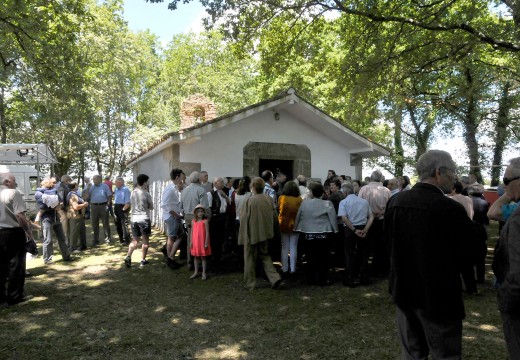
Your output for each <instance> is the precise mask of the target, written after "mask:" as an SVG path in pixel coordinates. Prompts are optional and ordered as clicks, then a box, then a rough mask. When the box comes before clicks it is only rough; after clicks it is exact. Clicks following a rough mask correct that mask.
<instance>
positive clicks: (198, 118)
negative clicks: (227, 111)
mask: <svg viewBox="0 0 520 360" xmlns="http://www.w3.org/2000/svg"><path fill="white" fill-rule="evenodd" d="M216 117H217V107H216V105H215V104H214V103H213V102H212V101H211V100H209V99H208V98H207V97H205V96H204V95H202V94H193V95H190V96H188V97H187V98H186V99H185V100H184V101H183V102H182V104H181V126H180V129H179V130H184V129H187V128H190V127H192V126H195V125H197V124H201V123H203V122H206V121H209V120H212V119H214V118H216Z"/></svg>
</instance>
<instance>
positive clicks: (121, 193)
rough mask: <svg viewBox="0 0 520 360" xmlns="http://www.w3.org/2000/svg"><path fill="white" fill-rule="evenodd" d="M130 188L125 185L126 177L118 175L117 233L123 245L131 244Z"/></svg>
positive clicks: (116, 193) (115, 200) (115, 203)
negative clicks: (129, 217)
mask: <svg viewBox="0 0 520 360" xmlns="http://www.w3.org/2000/svg"><path fill="white" fill-rule="evenodd" d="M130 195H131V194H130V189H128V188H127V187H126V186H125V179H123V178H122V177H120V176H118V177H116V189H115V190H114V214H115V220H116V229H117V235H118V236H119V243H120V244H121V245H128V244H130V233H129V230H128V226H129V225H130V221H129V219H128V213H129V211H130Z"/></svg>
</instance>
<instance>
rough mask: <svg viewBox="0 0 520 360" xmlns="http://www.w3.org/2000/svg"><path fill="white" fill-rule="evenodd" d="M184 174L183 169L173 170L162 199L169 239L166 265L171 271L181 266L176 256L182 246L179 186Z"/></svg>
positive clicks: (165, 226)
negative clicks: (176, 260)
mask: <svg viewBox="0 0 520 360" xmlns="http://www.w3.org/2000/svg"><path fill="white" fill-rule="evenodd" d="M182 174H183V172H182V170H181V169H172V171H171V172H170V179H171V180H172V182H171V183H170V184H169V185H168V186H166V188H165V189H164V192H163V194H162V199H161V209H162V213H163V221H164V228H165V229H166V235H167V237H168V240H167V242H166V264H167V265H168V267H169V268H171V269H177V268H179V265H178V264H177V263H176V262H175V254H176V253H177V249H178V248H179V245H180V244H181V238H180V237H179V236H178V234H179V229H180V228H181V226H182V218H183V216H182V207H181V193H180V190H179V186H180V185H181V184H182Z"/></svg>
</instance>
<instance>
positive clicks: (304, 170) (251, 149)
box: [242, 141, 311, 178]
mask: <svg viewBox="0 0 520 360" xmlns="http://www.w3.org/2000/svg"><path fill="white" fill-rule="evenodd" d="M260 159H274V160H292V161H293V175H294V177H295V178H296V177H297V176H298V175H305V176H306V177H310V176H311V150H310V149H309V148H308V147H307V145H301V144H280V143H267V142H253V141H252V142H249V143H248V144H247V145H246V146H244V150H243V172H242V173H243V174H244V175H247V176H250V177H255V176H258V173H259V171H261V170H267V169H259V168H258V166H259V164H260Z"/></svg>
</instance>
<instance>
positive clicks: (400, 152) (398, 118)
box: [392, 104, 405, 176]
mask: <svg viewBox="0 0 520 360" xmlns="http://www.w3.org/2000/svg"><path fill="white" fill-rule="evenodd" d="M392 117H393V118H394V148H395V150H394V159H395V170H394V174H395V176H403V171H404V165H405V164H404V149H403V141H402V131H401V126H402V125H401V124H402V122H403V111H402V108H401V107H400V106H397V105H396V104H394V109H393V116H392Z"/></svg>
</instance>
